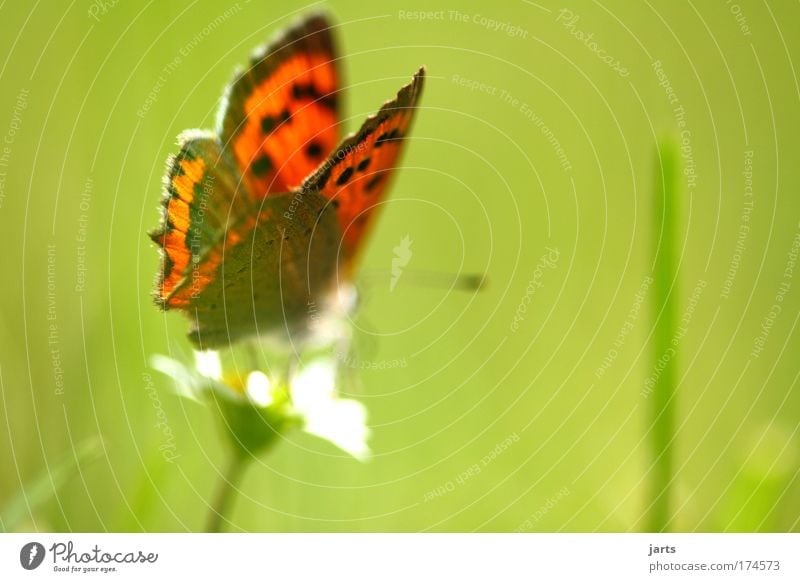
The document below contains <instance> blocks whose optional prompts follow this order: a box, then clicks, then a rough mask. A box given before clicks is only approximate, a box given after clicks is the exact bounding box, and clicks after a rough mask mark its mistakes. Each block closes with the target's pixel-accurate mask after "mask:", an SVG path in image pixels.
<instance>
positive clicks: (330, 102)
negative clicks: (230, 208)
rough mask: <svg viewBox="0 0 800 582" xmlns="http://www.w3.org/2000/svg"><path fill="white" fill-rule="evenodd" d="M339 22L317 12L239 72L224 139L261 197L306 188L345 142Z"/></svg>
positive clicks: (229, 102)
mask: <svg viewBox="0 0 800 582" xmlns="http://www.w3.org/2000/svg"><path fill="white" fill-rule="evenodd" d="M330 29H331V25H330V23H329V22H328V20H327V19H326V18H325V17H324V16H322V15H320V14H315V15H312V16H310V17H308V18H306V19H304V20H302V21H301V22H300V23H298V24H296V25H295V26H293V27H291V28H289V29H288V30H287V31H285V32H284V33H282V34H281V35H280V36H279V37H278V38H276V39H275V40H274V41H273V42H272V43H270V44H269V45H267V47H266V48H265V49H264V50H263V51H262V52H260V53H258V54H256V55H255V56H254V57H253V58H252V59H251V62H250V67H249V68H248V69H247V70H245V71H243V72H241V73H239V74H237V75H236V78H235V80H234V82H233V83H232V85H231V86H230V89H229V90H228V94H227V107H226V108H225V110H224V113H223V116H222V120H221V123H220V128H219V134H220V137H221V139H222V143H223V144H224V146H225V147H226V148H227V149H229V150H230V151H232V153H233V158H234V160H235V162H236V164H237V166H238V168H239V171H240V172H241V174H242V179H243V181H244V184H245V186H246V188H247V190H248V192H249V193H250V195H251V196H253V197H254V198H256V199H258V198H263V197H264V196H266V195H267V194H269V193H272V192H289V191H290V190H292V189H294V188H296V187H298V186H299V185H300V184H301V183H302V181H303V180H304V179H305V178H306V177H307V176H308V175H309V174H310V173H311V172H313V171H314V170H315V169H316V168H317V166H319V164H320V163H321V162H322V161H323V160H324V159H325V158H326V157H327V156H328V154H330V152H331V151H333V148H334V147H336V143H337V142H338V141H339V130H338V123H339V105H338V95H337V92H338V88H339V73H338V71H337V68H336V55H335V50H334V44H333V39H332V37H331V34H330Z"/></svg>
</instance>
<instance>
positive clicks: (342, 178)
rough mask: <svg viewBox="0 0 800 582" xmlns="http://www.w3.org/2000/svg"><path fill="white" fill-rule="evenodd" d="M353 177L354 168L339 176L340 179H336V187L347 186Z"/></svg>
mask: <svg viewBox="0 0 800 582" xmlns="http://www.w3.org/2000/svg"><path fill="white" fill-rule="evenodd" d="M352 175H353V168H352V167H350V168H347V169H346V170H344V171H343V172H342V173H341V174H339V177H338V178H337V179H336V185H337V186H344V185H345V184H347V181H348V180H349V179H350V176H352Z"/></svg>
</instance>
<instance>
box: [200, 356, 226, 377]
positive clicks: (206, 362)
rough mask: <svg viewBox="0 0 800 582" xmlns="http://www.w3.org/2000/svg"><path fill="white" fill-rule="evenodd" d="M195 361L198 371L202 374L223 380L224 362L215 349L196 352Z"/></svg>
mask: <svg viewBox="0 0 800 582" xmlns="http://www.w3.org/2000/svg"><path fill="white" fill-rule="evenodd" d="M194 361H195V366H196V367H197V372H198V373H199V374H200V375H201V376H205V377H206V378H211V379H212V380H222V362H221V361H220V359H219V352H216V351H213V350H209V351H207V352H195V353H194Z"/></svg>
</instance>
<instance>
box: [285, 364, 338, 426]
mask: <svg viewBox="0 0 800 582" xmlns="http://www.w3.org/2000/svg"><path fill="white" fill-rule="evenodd" d="M335 380H336V369H335V368H334V366H333V363H332V362H330V361H327V360H317V361H315V362H312V363H311V364H308V365H307V366H305V367H304V368H303V369H302V370H300V373H299V374H297V377H296V378H295V379H294V380H292V403H293V404H294V407H295V408H296V409H297V410H299V411H300V412H301V413H303V414H304V415H305V414H308V413H310V412H311V411H313V410H314V409H316V408H318V407H320V406H326V405H327V404H328V403H329V402H330V400H331V399H332V398H333V397H335V396H336V388H335V387H334V382H335Z"/></svg>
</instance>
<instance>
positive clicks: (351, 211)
mask: <svg viewBox="0 0 800 582" xmlns="http://www.w3.org/2000/svg"><path fill="white" fill-rule="evenodd" d="M424 80H425V68H424V67H423V68H420V70H419V71H417V73H416V74H415V75H414V78H413V80H412V81H411V83H409V84H408V85H406V86H404V87H403V88H402V89H400V91H399V92H398V94H397V97H396V98H395V99H393V100H391V101H387V102H386V103H385V104H384V105H383V107H381V108H380V110H379V111H378V113H377V114H375V115H373V116H372V117H369V118H368V119H367V120H366V121H365V122H364V124H363V125H362V126H361V129H360V130H359V131H358V133H356V134H355V135H352V136H351V137H349V138H347V139H345V140H344V141H343V142H342V143H341V144H340V145H339V147H338V148H336V150H335V151H334V152H333V153H332V154H331V155H330V156H329V157H328V159H327V160H326V161H325V162H324V163H323V164H322V166H320V167H319V169H318V170H317V171H316V172H314V174H313V175H312V176H310V177H309V178H308V179H307V180H306V181H305V182H304V183H303V186H302V188H301V191H306V192H310V191H318V192H320V193H321V194H322V195H323V196H325V197H326V198H327V199H329V200H330V204H331V205H332V206H333V207H334V208H335V209H336V213H337V216H338V219H339V226H340V227H341V230H342V237H343V241H342V247H343V251H344V263H345V265H348V264H350V263H351V262H352V260H353V258H354V257H355V256H356V254H357V251H358V247H359V244H360V242H361V240H362V238H363V236H364V233H365V231H366V230H367V228H368V226H369V225H370V223H371V221H372V218H373V215H374V213H375V209H376V208H377V205H378V203H380V202H381V200H382V199H383V195H384V193H385V192H386V187H387V185H388V183H389V180H390V178H391V174H392V171H393V170H394V168H395V166H396V164H397V162H398V158H399V156H400V154H401V153H402V151H403V146H404V144H405V142H406V139H407V136H408V132H409V130H410V128H411V124H412V122H413V120H414V114H415V113H416V107H417V102H418V101H419V98H420V95H421V93H422V87H423V85H424Z"/></svg>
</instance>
